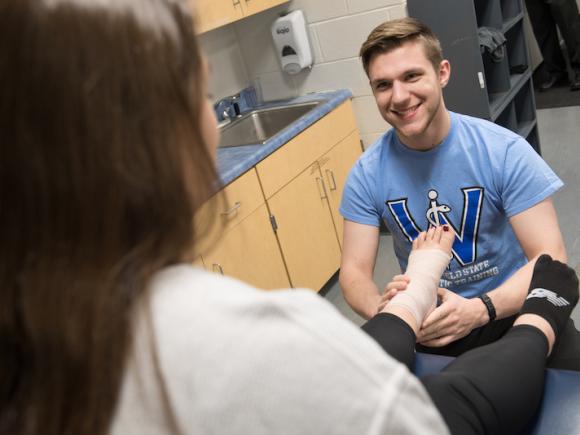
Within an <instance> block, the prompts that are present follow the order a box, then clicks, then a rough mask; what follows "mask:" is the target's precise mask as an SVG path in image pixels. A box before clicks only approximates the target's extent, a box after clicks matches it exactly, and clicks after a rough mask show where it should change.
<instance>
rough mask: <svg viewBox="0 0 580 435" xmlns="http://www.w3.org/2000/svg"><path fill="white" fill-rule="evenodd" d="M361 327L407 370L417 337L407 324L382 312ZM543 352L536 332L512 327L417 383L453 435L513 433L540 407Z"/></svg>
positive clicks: (541, 337) (545, 346) (543, 339)
mask: <svg viewBox="0 0 580 435" xmlns="http://www.w3.org/2000/svg"><path fill="white" fill-rule="evenodd" d="M362 329H363V330H364V331H365V332H367V333H368V334H369V335H370V336H371V337H373V338H374V339H375V340H376V341H377V342H378V343H379V344H380V345H381V347H382V348H383V349H384V350H385V351H386V352H387V353H388V354H389V355H391V356H392V357H393V358H395V359H397V360H398V361H400V362H402V363H404V364H405V365H407V367H408V368H409V369H410V370H411V369H412V366H413V361H414V357H415V340H416V336H415V333H414V332H413V330H412V329H411V328H410V327H409V325H407V323H405V322H404V321H403V320H401V319H400V318H399V317H397V316H395V315H392V314H385V313H383V314H378V315H376V316H375V317H373V318H372V319H371V320H369V321H368V322H367V323H366V324H364V325H363V326H362ZM547 352H548V341H547V339H546V337H545V336H544V335H543V334H542V333H541V332H540V331H539V330H538V329H536V328H534V327H532V326H527V325H521V326H515V327H513V328H511V329H510V330H509V331H508V332H507V333H506V334H505V335H504V336H503V337H502V338H501V339H500V340H498V341H496V342H494V343H491V344H488V345H485V346H482V347H478V348H476V349H473V350H470V351H468V352H466V353H464V354H462V355H460V356H459V357H457V358H456V359H454V360H453V361H452V362H451V363H450V364H449V365H448V366H447V367H445V368H444V369H443V370H442V371H441V372H440V373H436V374H431V375H427V376H424V377H423V378H421V379H420V380H421V382H422V383H423V385H424V386H425V389H426V390H427V392H428V393H429V395H430V396H431V399H432V400H433V403H434V404H435V406H436V407H437V409H438V410H439V412H440V413H441V415H442V416H443V419H444V420H445V423H446V424H447V426H448V427H449V430H450V431H451V433H452V434H461V435H468V434H510V435H511V434H518V433H520V432H522V431H523V430H524V429H525V428H526V425H527V424H528V423H529V421H530V420H531V418H532V417H533V416H534V414H535V412H536V410H537V408H538V406H539V404H540V400H541V398H542V392H543V388H544V376H545V364H546V354H547Z"/></svg>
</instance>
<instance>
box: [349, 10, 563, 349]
mask: <svg viewBox="0 0 580 435" xmlns="http://www.w3.org/2000/svg"><path fill="white" fill-rule="evenodd" d="M360 55H361V58H362V62H363V67H364V69H365V71H366V73H367V75H368V77H369V82H370V86H371V88H372V92H373V95H374V97H375V99H376V103H377V107H378V110H379V112H380V113H381V115H382V117H383V118H384V120H385V121H386V122H388V123H389V124H390V125H391V126H392V127H393V128H392V129H391V130H389V131H387V132H386V133H385V134H384V135H383V136H382V137H381V138H380V139H379V140H378V141H377V142H376V143H375V144H373V145H372V146H371V147H370V148H369V149H368V150H367V151H366V152H365V153H364V154H363V156H361V158H360V159H359V160H358V161H357V163H356V164H355V166H354V167H353V169H352V170H351V173H350V175H349V178H348V180H347V182H346V186H345V189H344V194H343V199H342V204H341V207H340V212H341V214H342V215H343V217H344V219H345V225H344V247H343V256H342V264H341V270H340V283H341V286H342V289H343V292H344V296H345V298H346V300H347V302H348V303H349V304H350V305H351V307H352V308H353V309H354V310H355V311H356V312H357V313H359V314H360V315H361V316H363V317H364V318H366V319H368V318H370V317H372V316H373V315H374V314H376V313H377V310H379V309H380V308H381V307H382V306H384V304H385V303H388V301H389V300H390V298H391V297H392V296H393V295H394V294H395V293H396V292H397V291H404V289H405V288H406V284H407V282H408V278H406V277H405V276H404V275H399V276H397V277H395V279H394V280H393V282H391V283H389V284H388V285H387V286H386V289H385V291H384V293H383V294H381V292H380V291H379V288H378V287H377V285H376V284H375V283H374V282H373V270H374V267H375V261H376V254H377V248H378V242H379V225H380V222H381V221H383V222H384V224H385V225H386V226H387V228H388V229H389V230H390V232H391V233H392V235H393V244H394V249H395V254H396V256H397V259H398V261H399V264H400V266H401V270H403V271H404V270H405V269H406V265H407V258H408V255H409V252H410V250H411V244H412V241H413V240H414V239H415V238H416V237H417V236H418V234H419V233H420V232H421V231H425V230H427V229H428V228H429V227H432V226H438V225H448V226H449V227H450V228H451V229H452V230H453V231H454V232H455V242H454V244H453V259H452V260H451V263H450V265H449V267H448V269H447V270H446V272H445V273H444V275H443V279H442V284H441V286H442V288H441V289H439V296H440V299H441V304H440V305H439V306H438V307H437V308H436V309H435V310H434V311H433V312H432V313H431V314H430V315H429V316H428V317H427V318H426V319H425V321H424V323H423V325H422V329H421V331H420V333H419V334H418V341H419V343H421V345H423V346H420V349H421V350H423V351H435V352H437V353H446V354H452V355H456V354H459V353H462V352H463V351H464V350H466V349H468V348H471V347H474V346H478V345H480V344H484V343H486V342H490V341H493V340H495V339H497V338H499V337H500V336H501V335H503V333H505V331H506V330H507V329H508V328H509V326H511V324H512V323H513V320H514V315H515V314H516V313H517V312H518V311H519V310H520V308H521V306H522V304H523V301H524V298H525V296H526V293H527V288H528V286H529V283H530V278H531V276H532V269H533V266H534V260H535V258H537V257H538V256H539V255H540V254H542V253H547V254H550V255H551V256H552V257H554V258H556V259H558V260H561V261H563V262H565V261H566V251H565V247H564V242H563V240H562V235H561V233H560V229H559V225H558V220H557V217H556V213H555V211H554V207H553V205H552V201H551V199H550V196H551V195H552V194H553V193H554V192H555V191H557V190H558V189H559V188H560V187H561V186H562V185H563V183H562V181H561V180H560V179H559V178H558V177H557V176H556V175H555V174H554V172H553V171H552V170H551V169H550V168H549V167H548V165H547V164H546V163H545V162H544V161H543V160H542V158H541V157H540V156H539V155H537V154H536V152H535V151H534V150H533V149H532V147H531V146H530V145H529V144H528V143H527V142H526V141H525V140H524V139H523V138H522V137H520V136H518V135H517V134H515V133H513V132H511V131H509V130H507V129H505V128H502V127H500V126H498V125H496V124H493V123H491V122H488V121H485V120H482V119H477V118H472V117H469V116H465V115H461V114H457V113H453V112H450V111H448V110H447V109H446V107H445V101H444V99H443V92H442V91H443V88H444V87H445V86H446V85H447V82H448V81H449V79H450V76H451V66H450V64H449V62H448V61H447V60H445V59H443V55H442V51H441V46H440V43H439V41H438V40H437V38H436V37H435V35H434V34H433V33H432V32H431V30H430V29H429V28H427V27H426V26H425V25H423V24H422V23H421V22H419V21H417V20H415V19H412V18H403V19H399V20H394V21H389V22H386V23H384V24H381V25H380V26H378V27H377V28H375V29H374V30H373V31H372V32H371V34H370V35H369V37H368V39H367V40H366V41H365V42H364V44H363V45H362V48H361V51H360Z"/></svg>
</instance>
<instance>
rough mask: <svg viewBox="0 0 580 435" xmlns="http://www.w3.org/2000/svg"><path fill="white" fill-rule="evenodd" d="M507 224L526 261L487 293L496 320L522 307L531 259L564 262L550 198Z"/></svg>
mask: <svg viewBox="0 0 580 435" xmlns="http://www.w3.org/2000/svg"><path fill="white" fill-rule="evenodd" d="M510 224H511V226H512V228H513V230H514V233H515V235H516V237H517V238H518V241H519V242H520V245H521V246H522V249H523V251H524V253H525V254H526V257H528V260H530V262H529V263H528V264H526V265H525V266H523V267H522V268H521V269H519V270H518V271H517V272H516V273H514V274H513V275H512V276H511V277H510V278H509V279H507V280H506V281H505V282H504V283H503V284H501V285H500V286H499V287H497V288H496V289H495V290H493V291H491V292H489V293H488V295H489V297H490V298H491V300H492V302H493V303H494V305H495V307H496V312H497V316H498V318H503V317H508V316H511V315H513V314H515V313H517V312H518V311H519V310H520V308H521V307H522V304H523V303H524V299H525V298H526V296H527V295H528V287H529V285H530V281H531V279H532V272H533V270H534V264H535V261H531V260H532V259H533V260H535V259H536V258H537V257H539V256H540V255H541V254H549V255H551V256H552V258H553V259H555V260H559V261H561V262H563V263H566V262H567V261H568V256H567V255H566V247H565V245H564V239H563V238H562V233H561V232H560V225H559V224H558V217H557V216H556V210H555V209H554V205H553V203H552V200H551V199H550V198H547V199H545V200H543V201H542V202H540V203H539V204H536V205H535V206H533V207H531V208H529V209H528V210H525V211H523V212H521V213H519V214H517V215H515V216H513V217H512V218H510Z"/></svg>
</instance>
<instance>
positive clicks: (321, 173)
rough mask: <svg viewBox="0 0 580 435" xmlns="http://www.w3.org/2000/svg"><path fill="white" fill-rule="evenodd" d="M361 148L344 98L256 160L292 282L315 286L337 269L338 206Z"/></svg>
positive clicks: (338, 258) (339, 251) (324, 280)
mask: <svg viewBox="0 0 580 435" xmlns="http://www.w3.org/2000/svg"><path fill="white" fill-rule="evenodd" d="M361 151H362V147H361V145H360V139H359V136H358V132H357V130H356V124H355V120H354V115H353V112H352V105H351V102H350V101H347V102H345V103H344V104H342V105H340V106H339V107H337V108H336V109H335V110H334V111H332V112H330V113H329V114H328V115H326V116H325V117H323V118H322V119H320V120H318V121H317V122H316V123H315V124H314V125H312V126H311V127H309V128H308V129H306V130H305V131H304V132H302V133H301V134H300V135H299V136H297V137H295V138H294V139H292V140H291V141H290V142H289V143H288V144H286V145H285V146H284V147H282V148H280V149H278V150H277V151H276V152H275V153H273V154H272V155H270V156H269V157H268V158H267V159H265V160H263V161H262V162H260V163H259V164H258V165H257V167H256V169H257V171H258V176H259V178H260V182H261V184H262V188H263V191H264V195H265V197H266V201H267V203H268V207H269V208H270V214H271V215H272V216H273V218H274V219H275V221H276V224H277V230H276V236H277V237H278V241H279V243H280V249H281V250H282V256H283V257H284V261H285V263H286V267H287V270H288V274H289V277H290V282H291V284H292V286H294V287H306V288H311V289H314V290H320V289H321V287H322V286H323V285H324V284H325V283H326V281H328V279H329V278H330V277H331V276H332V275H333V274H334V273H335V272H336V271H337V270H338V268H339V266H340V254H341V244H342V228H343V224H342V217H341V216H340V215H339V213H338V207H339V205H340V198H341V196H342V189H343V185H344V182H345V180H346V176H347V175H348V172H349V171H350V168H351V167H352V165H353V164H354V163H355V161H356V159H357V158H358V156H359V155H360V153H361Z"/></svg>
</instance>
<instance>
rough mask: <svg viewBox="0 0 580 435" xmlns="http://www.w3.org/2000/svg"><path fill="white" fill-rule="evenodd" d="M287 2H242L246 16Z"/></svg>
mask: <svg viewBox="0 0 580 435" xmlns="http://www.w3.org/2000/svg"><path fill="white" fill-rule="evenodd" d="M287 1H288V0H243V2H244V5H245V9H246V10H245V14H246V16H247V15H252V14H255V13H257V12H261V11H264V10H266V9H268V8H272V7H274V6H277V5H279V4H282V3H286V2H287Z"/></svg>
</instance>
